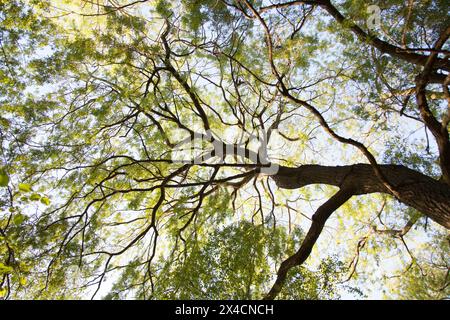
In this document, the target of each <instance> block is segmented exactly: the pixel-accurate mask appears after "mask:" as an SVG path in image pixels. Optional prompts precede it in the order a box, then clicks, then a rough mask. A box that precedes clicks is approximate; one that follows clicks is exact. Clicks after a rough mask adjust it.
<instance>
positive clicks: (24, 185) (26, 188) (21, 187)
mask: <svg viewBox="0 0 450 320" xmlns="http://www.w3.org/2000/svg"><path fill="white" fill-rule="evenodd" d="M19 190H20V191H22V192H30V191H31V186H30V185H29V184H28V183H19Z"/></svg>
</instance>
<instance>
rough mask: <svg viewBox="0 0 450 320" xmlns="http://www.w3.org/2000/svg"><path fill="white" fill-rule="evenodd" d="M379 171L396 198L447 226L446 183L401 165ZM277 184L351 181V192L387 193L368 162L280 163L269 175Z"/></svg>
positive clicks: (448, 188) (448, 199)
mask: <svg viewBox="0 0 450 320" xmlns="http://www.w3.org/2000/svg"><path fill="white" fill-rule="evenodd" d="M379 167H380V169H381V171H382V172H383V174H384V175H385V177H386V178H387V179H388V180H389V182H390V183H391V184H392V185H393V186H394V188H395V190H396V192H398V197H397V198H398V200H399V201H401V202H403V203H405V204H406V205H408V206H410V207H413V208H415V209H417V210H418V211H420V212H421V213H423V214H424V215H426V216H428V217H429V218H430V219H432V220H433V221H435V222H437V223H438V224H440V225H442V226H444V227H446V228H447V229H450V186H449V185H448V184H446V183H443V182H440V181H437V180H434V179H432V178H430V177H428V176H425V175H423V174H421V173H420V172H417V171H414V170H411V169H409V168H407V167H404V166H397V165H379ZM272 178H273V179H274V180H275V182H276V184H277V185H278V186H279V187H280V188H285V189H298V188H301V187H303V186H306V185H310V184H327V185H333V186H337V187H342V186H343V185H344V184H345V185H348V184H349V185H351V186H352V190H353V194H354V195H360V194H369V193H377V192H380V193H386V194H391V193H390V191H389V190H387V189H386V187H385V186H384V184H383V183H382V182H381V181H380V180H379V179H378V177H376V176H375V174H374V171H373V169H372V167H371V166H370V165H369V164H355V165H351V166H336V167H329V166H320V165H304V166H301V167H298V168H288V167H281V168H280V170H279V172H278V174H276V175H274V176H272Z"/></svg>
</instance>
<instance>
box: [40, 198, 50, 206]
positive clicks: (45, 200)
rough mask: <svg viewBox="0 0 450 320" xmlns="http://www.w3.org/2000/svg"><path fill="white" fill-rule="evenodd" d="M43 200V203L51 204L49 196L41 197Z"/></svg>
mask: <svg viewBox="0 0 450 320" xmlns="http://www.w3.org/2000/svg"><path fill="white" fill-rule="evenodd" d="M41 202H42V203H43V204H45V205H46V206H49V205H50V199H49V198H47V197H42V198H41Z"/></svg>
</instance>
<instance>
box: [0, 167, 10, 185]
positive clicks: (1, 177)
mask: <svg viewBox="0 0 450 320" xmlns="http://www.w3.org/2000/svg"><path fill="white" fill-rule="evenodd" d="M8 183H9V177H8V175H7V174H6V172H5V170H3V169H1V170H0V187H6V186H8Z"/></svg>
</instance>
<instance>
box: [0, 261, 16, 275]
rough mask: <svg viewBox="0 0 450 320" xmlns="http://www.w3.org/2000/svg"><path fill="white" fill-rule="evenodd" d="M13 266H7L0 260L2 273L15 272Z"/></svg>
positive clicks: (0, 272)
mask: <svg viewBox="0 0 450 320" xmlns="http://www.w3.org/2000/svg"><path fill="white" fill-rule="evenodd" d="M13 270H14V269H13V268H12V267H10V266H6V265H4V264H3V263H1V262H0V274H9V273H11V272H13Z"/></svg>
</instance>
